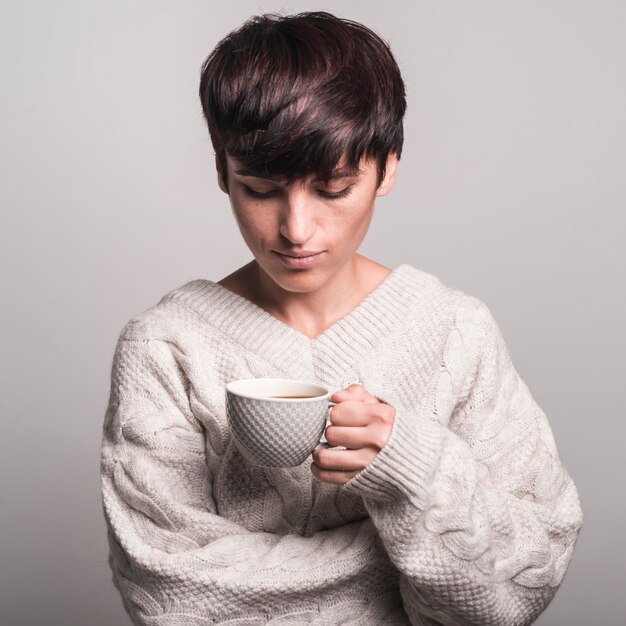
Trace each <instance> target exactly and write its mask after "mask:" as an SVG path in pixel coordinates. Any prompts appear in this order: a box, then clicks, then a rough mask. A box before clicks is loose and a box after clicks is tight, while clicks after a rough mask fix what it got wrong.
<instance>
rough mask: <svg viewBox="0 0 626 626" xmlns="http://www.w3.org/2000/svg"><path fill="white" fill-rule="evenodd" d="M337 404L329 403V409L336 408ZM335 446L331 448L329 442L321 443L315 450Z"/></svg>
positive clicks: (330, 401)
mask: <svg viewBox="0 0 626 626" xmlns="http://www.w3.org/2000/svg"><path fill="white" fill-rule="evenodd" d="M336 404H337V402H333V401H332V400H329V401H328V408H329V409H330V408H331V407H333V406H335V405H336ZM333 447H334V446H331V445H330V444H329V443H328V441H320V442H319V443H318V444H317V445H316V446H315V449H316V450H319V449H320V448H333Z"/></svg>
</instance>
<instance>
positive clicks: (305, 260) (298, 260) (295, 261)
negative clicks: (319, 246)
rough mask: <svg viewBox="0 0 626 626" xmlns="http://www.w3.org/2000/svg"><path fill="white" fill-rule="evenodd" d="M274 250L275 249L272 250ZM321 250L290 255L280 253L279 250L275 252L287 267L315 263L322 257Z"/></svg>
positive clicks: (306, 265)
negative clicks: (302, 254)
mask: <svg viewBox="0 0 626 626" xmlns="http://www.w3.org/2000/svg"><path fill="white" fill-rule="evenodd" d="M274 252H276V251H274ZM323 252H324V251H323V250H322V252H314V253H313V254H307V255H306V256H291V255H288V254H282V253H281V252H276V254H277V255H278V258H279V259H280V260H281V261H282V262H283V263H284V264H285V265H286V266H287V267H295V268H298V267H301V268H302V267H312V266H313V265H315V264H316V263H318V262H319V261H320V259H321V258H322V254H323Z"/></svg>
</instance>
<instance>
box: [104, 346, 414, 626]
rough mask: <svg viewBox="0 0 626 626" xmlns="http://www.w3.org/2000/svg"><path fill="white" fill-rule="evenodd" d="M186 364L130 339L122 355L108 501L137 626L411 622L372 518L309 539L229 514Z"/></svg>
mask: <svg viewBox="0 0 626 626" xmlns="http://www.w3.org/2000/svg"><path fill="white" fill-rule="evenodd" d="M178 356H179V355H178V348H177V346H176V345H175V343H174V342H171V341H163V340H157V339H147V340H141V339H126V338H124V337H123V336H122V337H120V340H119V341H118V344H117V348H116V351H115V355H114V358H113V367H112V373H111V392H110V400H109V403H108V408H107V412H106V417H105V422H104V429H103V439H102V457H101V459H102V460H101V475H102V495H103V508H104V515H105V519H106V523H107V529H108V539H109V545H110V556H109V563H110V565H111V568H112V571H113V582H114V584H115V586H116V587H117V589H118V590H119V592H120V594H121V596H122V600H123V603H124V607H125V609H126V611H127V612H128V613H129V615H130V617H131V619H132V620H133V623H135V624H142V625H152V626H157V625H158V626H163V625H166V624H167V625H169V626H171V625H173V624H214V623H220V624H221V623H233V624H235V623H236V624H237V625H243V624H246V626H252V625H256V624H265V623H267V622H268V620H269V619H270V618H276V619H277V621H276V622H273V621H272V623H281V624H297V623H307V624H309V623H310V624H332V623H340V622H341V623H345V622H343V621H342V620H343V619H344V618H345V615H346V614H348V615H350V614H354V615H355V616H357V617H355V619H356V620H357V621H356V622H355V623H361V624H383V623H389V624H392V623H394V624H399V623H406V621H403V620H406V616H405V615H404V613H403V611H402V606H401V601H400V600H401V599H400V594H399V592H398V590H397V579H396V580H395V581H394V577H393V572H395V568H394V567H393V565H392V564H391V563H390V561H389V559H388V556H387V555H386V553H385V550H384V548H383V547H382V544H381V543H380V539H379V538H378V536H377V533H376V530H375V528H374V527H373V524H372V523H371V520H369V519H366V520H361V521H359V522H355V523H352V524H346V525H344V526H341V527H338V528H336V529H332V530H324V531H321V532H318V533H315V534H314V535H312V536H309V537H304V536H298V535H279V534H273V533H269V532H252V531H249V530H247V529H246V528H244V527H242V526H240V525H238V524H236V523H234V522H232V521H229V520H228V519H226V518H224V517H222V516H220V515H219V514H218V513H219V512H218V511H217V510H216V504H215V502H216V500H215V498H214V497H213V493H212V489H213V484H214V481H213V476H211V474H210V472H209V470H208V466H207V462H206V454H207V452H206V442H205V435H204V428H205V427H204V425H203V424H202V423H201V422H200V421H198V420H197V419H196V417H195V416H194V413H193V411H192V410H191V407H190V403H189V396H188V390H187V388H186V385H187V380H186V378H185V376H184V374H183V372H182V369H181V367H179V362H180V361H178V360H177V358H178ZM366 570H367V572H369V573H367V574H366V575H365V576H363V574H364V572H366ZM396 576H397V575H396ZM364 581H365V582H364ZM372 596H378V597H379V600H380V602H378V603H377V604H376V605H374V604H372V603H370V599H371V597H372ZM385 598H386V599H385ZM385 606H386V607H387V608H388V611H387V610H386V609H385ZM400 614H401V615H400ZM394 615H395V618H394ZM230 620H233V621H232V622H231V621H230ZM281 620H283V621H281ZM394 620H395V621H394Z"/></svg>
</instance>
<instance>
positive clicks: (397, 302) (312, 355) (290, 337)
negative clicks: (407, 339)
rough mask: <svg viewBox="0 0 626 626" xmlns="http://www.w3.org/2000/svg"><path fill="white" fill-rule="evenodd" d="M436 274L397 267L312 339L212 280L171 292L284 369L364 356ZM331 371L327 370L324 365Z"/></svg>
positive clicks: (172, 296)
mask: <svg viewBox="0 0 626 626" xmlns="http://www.w3.org/2000/svg"><path fill="white" fill-rule="evenodd" d="M432 278H433V277H432V276H431V275H430V274H428V273H426V272H422V271H420V270H418V269H416V268H414V267H412V266H411V265H408V264H406V263H402V264H400V265H398V266H396V267H395V268H393V269H392V270H391V271H390V272H389V273H388V274H387V276H385V278H384V279H383V280H382V281H381V282H380V283H378V285H377V286H376V287H374V289H373V290H372V291H370V292H369V293H368V294H367V295H366V296H365V297H364V298H363V299H362V300H361V301H360V302H359V303H358V304H357V305H356V306H355V307H354V308H352V309H351V310H350V311H349V312H348V313H346V315H344V316H343V317H341V318H339V319H338V320H337V321H336V322H333V323H332V324H331V325H330V326H329V327H327V328H326V329H325V330H324V331H322V332H321V333H320V334H318V335H317V336H316V337H314V338H310V337H308V336H307V335H305V334H304V333H302V332H300V331H299V330H296V329H295V328H293V327H292V326H289V324H287V323H285V322H283V321H282V320H280V319H278V318H277V317H275V316H274V315H272V314H271V313H269V312H268V311H266V310H265V309H263V308H261V307H260V306H258V305H257V304H255V303H254V302H252V301H251V300H249V299H248V298H246V297H244V296H242V295H240V294H238V293H235V292H234V291H231V290H230V289H227V288H226V287H224V286H223V285H220V284H219V283H217V282H214V281H212V280H208V279H197V280H194V281H191V282H189V283H187V284H185V285H183V286H182V287H179V288H178V289H176V290H174V291H172V292H170V293H169V294H167V295H166V296H164V297H163V298H162V301H163V300H175V301H178V302H179V303H181V304H183V305H184V306H186V307H187V308H191V309H192V310H194V311H196V312H197V313H198V314H199V315H200V316H201V317H202V318H203V319H204V320H206V322H208V323H209V324H210V325H211V326H213V327H214V328H217V329H218V330H220V331H221V332H223V333H224V334H226V335H227V336H229V337H230V338H231V339H232V340H234V341H235V342H237V343H238V344H240V345H241V346H243V347H244V348H245V349H246V350H249V351H251V352H253V353H255V354H258V355H260V356H262V357H263V358H264V359H265V360H266V361H268V362H271V363H273V364H274V365H276V366H277V367H279V368H280V369H282V370H285V371H286V372H293V373H295V372H296V371H300V372H302V371H303V370H302V368H303V367H305V365H304V364H303V359H305V360H306V361H307V364H306V367H307V369H310V367H311V360H312V359H313V360H315V359H322V360H326V361H328V362H329V367H330V362H331V361H332V362H333V365H332V367H331V369H335V368H339V367H345V366H347V365H350V364H352V363H354V362H355V361H356V360H358V359H359V358H361V357H363V356H364V355H365V354H366V353H367V352H368V351H370V350H371V349H372V347H373V346H375V345H376V344H377V343H378V342H379V341H380V340H381V339H382V338H383V337H384V336H385V335H386V334H388V333H389V332H391V331H392V330H393V329H397V328H398V326H399V324H400V323H401V322H402V321H403V320H404V319H406V316H407V314H408V312H409V308H410V306H411V302H412V301H413V300H414V299H415V297H416V294H417V293H418V292H419V291H420V290H421V288H422V287H423V285H424V283H425V282H428V281H429V280H430V279H432ZM326 369H327V368H326Z"/></svg>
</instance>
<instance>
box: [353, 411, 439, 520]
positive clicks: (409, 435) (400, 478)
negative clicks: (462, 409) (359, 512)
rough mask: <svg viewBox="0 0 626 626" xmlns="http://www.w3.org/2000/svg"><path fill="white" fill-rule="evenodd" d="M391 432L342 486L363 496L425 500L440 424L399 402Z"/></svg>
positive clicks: (422, 502)
mask: <svg viewBox="0 0 626 626" xmlns="http://www.w3.org/2000/svg"><path fill="white" fill-rule="evenodd" d="M394 408H395V409H396V414H395V417H394V422H393V426H392V429H391V434H390V435H389V439H388V440H387V443H386V444H385V445H384V447H383V448H382V450H380V451H379V452H378V454H377V455H376V456H375V457H374V458H373V459H372V461H371V462H370V464H369V465H368V466H367V467H366V468H365V469H363V470H362V471H361V472H359V473H358V474H357V475H356V476H355V477H354V478H352V479H351V480H349V481H348V482H347V483H345V484H344V485H343V486H342V489H345V490H346V491H349V492H352V493H356V494H357V495H360V496H361V497H362V498H364V499H371V500H376V501H390V500H402V499H409V500H411V501H413V502H414V503H415V504H416V505H417V506H418V507H419V508H422V507H423V506H424V505H425V504H426V493H427V490H428V486H429V485H430V483H431V482H432V480H433V477H434V473H435V469H436V467H437V464H438V460H439V456H440V453H441V443H442V434H443V432H442V426H441V425H440V424H439V423H438V422H435V421H433V420H431V419H428V418H425V417H423V416H421V415H419V414H416V413H413V412H412V411H410V410H408V409H406V408H404V407H402V406H400V407H397V406H396V407H394Z"/></svg>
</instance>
